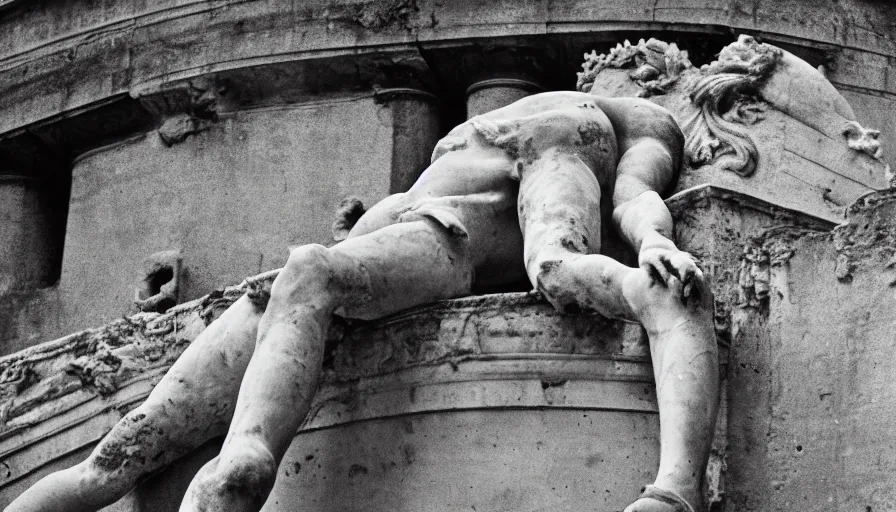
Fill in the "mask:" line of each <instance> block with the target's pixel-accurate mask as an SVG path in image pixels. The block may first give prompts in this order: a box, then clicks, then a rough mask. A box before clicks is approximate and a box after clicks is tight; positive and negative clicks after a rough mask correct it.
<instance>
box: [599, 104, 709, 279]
mask: <svg viewBox="0 0 896 512" xmlns="http://www.w3.org/2000/svg"><path fill="white" fill-rule="evenodd" d="M639 107H641V108H639V109H638V110H640V111H639V112H636V114H635V115H632V116H630V117H628V118H627V119H625V118H623V120H622V121H621V122H620V121H617V120H616V119H614V120H613V121H615V122H614V127H615V128H616V130H617V139H618V143H619V148H620V152H621V157H620V159H619V164H618V165H617V177H616V185H615V189H614V191H613V206H614V209H613V221H614V223H615V225H616V229H617V230H618V231H619V233H620V234H621V236H622V238H623V239H624V240H625V241H626V242H627V243H628V244H629V245H630V246H631V247H632V248H633V249H635V251H637V253H638V264H639V266H641V267H642V268H644V269H645V270H647V271H648V272H649V273H650V274H651V275H652V276H653V277H654V278H655V279H657V280H658V281H660V282H662V283H663V284H669V280H670V279H671V278H672V277H675V278H677V279H678V280H679V281H680V282H681V283H682V284H683V285H684V286H685V288H684V290H683V293H684V295H685V296H687V295H689V294H690V286H688V283H689V282H690V280H691V279H692V278H693V277H694V276H697V277H702V273H701V272H700V270H699V269H698V268H697V266H696V264H695V263H694V260H693V258H692V257H691V256H690V255H689V254H687V253H684V252H682V251H680V250H678V247H676V245H675V243H674V242H673V241H672V232H673V231H672V230H673V223H672V215H671V214H670V213H669V209H668V208H667V207H666V204H665V202H663V199H662V197H660V193H661V192H663V191H664V190H667V189H668V188H670V187H671V186H672V185H674V180H675V179H676V176H677V171H678V168H679V166H680V165H681V157H682V146H683V137H682V135H681V131H680V130H679V128H678V125H677V124H676V123H675V120H674V119H672V117H671V116H670V115H669V114H668V113H667V112H666V111H665V110H663V109H660V108H659V107H655V106H649V107H648V106H644V105H639ZM645 114H648V115H645ZM614 117H616V116H614ZM620 117H622V116H620ZM620 125H622V126H620Z"/></svg>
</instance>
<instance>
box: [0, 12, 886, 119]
mask: <svg viewBox="0 0 896 512" xmlns="http://www.w3.org/2000/svg"><path fill="white" fill-rule="evenodd" d="M892 16H893V14H892V11H891V10H890V9H889V8H888V6H887V3H886V2H867V1H860V0H849V1H846V2H842V1H840V2H838V1H835V0H826V1H824V2H822V3H819V2H813V1H810V0H799V1H790V2H786V3H781V2H776V1H773V0H762V1H757V2H743V1H740V0H726V1H724V2H721V3H720V2H715V1H712V0H699V1H693V0H688V1H684V0H672V1H664V2H655V1H653V0H635V1H631V0H612V1H604V2H601V3H600V4H599V5H596V4H594V2H591V1H587V0H563V1H555V2H538V1H525V2H509V1H502V2H497V3H495V2H489V3H480V2H472V1H460V2H440V1H437V0H416V1H406V0H389V1H385V0H383V1H363V2H361V1H357V0H339V1H335V2H333V1H323V0H315V1H310V2H301V5H296V6H292V5H291V4H288V3H286V4H285V3H283V2H279V1H275V0H267V1H261V2H251V3H246V2H239V1H234V0H231V1H226V2H215V3H211V2H175V1H167V2H158V3H153V4H151V5H150V4H146V3H140V2H125V3H119V4H115V5H112V4H108V3H103V2H101V3H93V4H87V5H84V4H75V3H66V4H55V3H50V2H44V3H39V4H36V5H33V4H29V6H28V8H26V7H25V2H22V1H15V2H13V4H12V8H11V9H8V10H6V11H5V12H4V15H3V18H2V19H0V48H7V49H8V50H6V51H4V54H3V55H2V56H0V62H2V69H4V70H5V71H7V73H4V81H3V83H2V84H0V91H2V92H3V94H2V95H0V97H2V98H3V100H2V101H3V103H2V107H0V112H2V115H0V119H2V120H3V124H0V133H4V132H7V131H9V130H11V129H13V128H16V127H19V126H22V125H26V124H30V123H32V122H35V121H37V120H40V119H44V118H47V117H50V116H53V115H55V114H57V113H59V112H60V111H68V110H72V109H77V108H79V107H83V106H85V105H88V104H91V103H94V102H96V101H98V100H101V99H103V98H108V97H110V96H113V95H115V94H121V93H126V92H128V91H131V90H134V89H135V88H141V87H147V86H149V87H152V86H154V85H157V84H159V83H162V82H166V81H171V80H176V79H181V78H185V77H186V78H189V77H191V76H195V75H196V74H197V73H206V72H208V71H215V70H218V69H223V68H233V67H243V66H245V65H254V64H257V63H258V61H259V60H260V59H269V56H272V55H276V56H283V57H281V58H282V59H302V58H307V57H308V56H311V55H313V53H312V52H317V51H345V50H347V49H351V50H353V49H355V48H362V49H363V48H372V47H377V46H385V45H402V44H405V45H409V46H410V45H411V44H412V43H419V44H424V45H437V44H444V43H446V42H452V41H456V40H463V39H470V38H494V37H499V36H529V35H534V34H546V33H565V34H570V33H581V32H588V31H595V30H597V31H610V30H613V31H620V30H622V31H651V30H653V31H655V30H667V29H668V28H669V27H670V26H673V25H678V24H681V25H684V26H687V27H688V29H689V30H693V31H698V32H708V33H710V34H715V33H719V32H724V33H728V29H731V30H733V31H748V32H751V33H756V34H759V35H762V36H765V37H767V38H768V39H769V40H779V41H782V42H786V43H796V44H802V45H805V46H808V47H818V48H821V49H822V51H823V52H827V53H829V57H828V58H827V61H828V62H827V66H828V68H829V70H830V75H831V77H832V79H833V80H834V81H835V82H838V83H844V85H846V86H848V87H850V88H852V89H853V90H855V91H856V93H857V94H863V95H870V96H874V95H875V94H876V93H879V92H889V93H893V92H894V90H893V88H894V85H893V84H892V83H891V82H892V80H888V79H887V76H886V75H887V74H886V68H887V66H888V64H887V59H888V58H892V57H893V56H894V55H896V42H894V38H893V26H892V19H893V18H892ZM722 27H724V28H722ZM187 47H190V48H195V49H196V51H183V48H187ZM200 70H201V71H200ZM50 84H53V85H52V86H50Z"/></svg>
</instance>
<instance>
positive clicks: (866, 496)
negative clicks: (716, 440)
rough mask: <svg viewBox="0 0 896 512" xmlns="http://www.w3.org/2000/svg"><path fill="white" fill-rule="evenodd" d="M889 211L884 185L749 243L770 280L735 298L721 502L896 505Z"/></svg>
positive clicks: (893, 230) (895, 326) (891, 196)
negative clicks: (841, 220)
mask: <svg viewBox="0 0 896 512" xmlns="http://www.w3.org/2000/svg"><path fill="white" fill-rule="evenodd" d="M894 218H896V193H894V190H893V189H890V190H887V191H884V192H878V193H874V194H870V195H867V196H865V197H863V198H861V199H860V200H859V201H858V202H856V203H855V204H853V205H852V206H850V208H849V209H848V222H847V223H845V224H843V225H840V226H838V227H837V228H836V229H834V230H833V231H831V232H829V233H820V234H819V233H805V232H803V233H800V232H780V231H772V232H769V233H768V234H767V235H766V236H764V237H761V238H760V239H758V240H756V241H755V243H754V244H753V248H752V249H750V250H749V251H748V252H749V253H751V254H754V255H756V256H757V257H754V258H752V259H753V260H754V261H756V262H757V263H758V265H757V267H756V268H757V270H761V274H764V276H765V277H764V280H765V281H766V282H767V284H766V285H765V290H766V291H765V292H764V293H761V294H759V295H758V297H757V300H756V301H754V302H752V303H744V304H741V305H739V306H738V309H740V310H741V312H740V313H739V316H741V318H742V320H741V321H740V322H742V325H741V326H740V327H739V328H738V329H737V333H736V334H735V339H734V341H733V342H732V350H731V366H730V368H731V371H730V373H729V378H730V379H731V384H732V386H731V394H730V395H729V399H730V404H729V407H730V409H729V410H730V411H731V417H730V424H732V425H738V428H737V429H732V430H731V431H730V433H729V436H730V437H729V439H730V443H731V444H730V450H729V459H728V468H729V470H730V474H729V482H730V484H731V485H730V487H729V500H730V502H729V505H728V509H729V510H738V511H741V510H756V511H760V510H761V511H772V510H774V511H777V510H781V511H784V510H794V509H795V508H801V509H803V510H865V511H883V510H892V509H893V508H894V507H896V491H894V484H896V478H894V475H896V465H894V464H896V463H894V461H896V455H894V454H896V452H894V449H896V447H894V444H893V428H892V425H893V421H894V416H893V410H892V403H893V401H894V400H896V387H894V386H893V375H896V366H894V363H893V358H892V357H891V352H892V350H891V349H892V346H893V342H894V341H896V338H894V333H896V323H894V321H896V300H894V295H893V283H894V281H896V279H894V278H896V272H894V254H896V239H894V236H896V223H894ZM746 311H749V314H745V312H746ZM735 390H739V391H740V393H738V394H735V393H734V391H735Z"/></svg>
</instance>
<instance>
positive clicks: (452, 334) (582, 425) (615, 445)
mask: <svg viewBox="0 0 896 512" xmlns="http://www.w3.org/2000/svg"><path fill="white" fill-rule="evenodd" d="M327 366H328V369H327V371H326V376H325V379H324V382H323V384H322V385H321V388H320V390H319V392H318V395H317V398H316V399H315V402H314V404H313V406H312V411H311V413H310V414H309V416H308V419H307V421H306V422H305V424H304V425H303V427H302V430H301V431H300V432H299V433H298V435H297V436H296V438H295V440H294V441H293V444H292V446H291V448H290V449H289V451H288V452H287V454H286V456H285V458H284V459H283V463H282V464H281V467H280V472H279V474H278V479H277V484H276V487H275V489H274V491H273V493H272V494H271V496H270V498H269V499H268V502H267V505H266V506H265V508H264V510H265V511H267V512H273V511H281V510H282V511H286V510H303V511H314V512H324V511H327V512H331V511H332V512H337V511H339V512H343V511H354V510H358V511H361V510H363V511H365V512H370V511H383V512H385V511H389V512H395V511H408V512H410V511H415V512H417V511H424V510H425V511H442V510H444V511H449V510H450V511H458V510H475V511H479V512H483V511H504V510H507V511H510V510H512V511H524V510H525V511H530V510H532V511H534V510H551V511H581V510H621V509H622V508H624V507H625V506H626V505H627V504H628V503H630V502H631V500H632V499H633V498H634V497H636V496H637V494H638V491H639V489H640V487H641V486H642V485H643V484H644V483H648V482H650V481H652V478H653V476H654V471H655V468H656V466H657V462H658V458H659V422H658V415H657V410H656V398H655V394H654V385H653V375H652V371H651V366H650V360H649V355H648V349H647V344H646V337H644V336H642V333H641V329H640V327H638V326H637V325H629V324H624V323H621V322H614V321H608V320H606V319H603V318H601V317H596V316H565V315H562V314H560V313H558V312H556V311H555V310H554V309H553V308H551V307H550V306H549V305H548V304H546V303H544V302H543V301H540V300H539V299H538V297H537V296H535V295H532V294H525V293H515V294H501V295H486V296H479V297H471V298H466V299H459V300H452V301H444V302H440V303H437V304H434V305H431V306H426V307H422V308H417V309H414V310H410V311H407V312H404V313H401V314H398V315H395V316H392V317H389V318H386V319H383V320H379V321H376V322H370V323H361V324H355V325H351V326H348V327H347V328H346V330H345V333H344V336H343V340H342V342H341V343H340V344H339V345H338V346H337V347H336V348H335V350H334V351H333V355H332V358H331V359H330V360H329V361H328V362H327Z"/></svg>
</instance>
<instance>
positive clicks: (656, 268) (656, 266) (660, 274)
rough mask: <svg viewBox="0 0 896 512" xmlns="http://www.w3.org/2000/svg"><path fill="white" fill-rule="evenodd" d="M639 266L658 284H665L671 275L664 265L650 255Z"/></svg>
mask: <svg viewBox="0 0 896 512" xmlns="http://www.w3.org/2000/svg"><path fill="white" fill-rule="evenodd" d="M641 268H643V269H644V270H646V271H647V273H648V274H650V277H651V278H652V279H653V280H654V281H655V282H656V283H658V284H661V285H663V286H666V283H668V282H669V279H671V277H672V276H671V275H670V274H669V271H668V270H666V266H665V265H663V264H662V263H661V262H660V261H659V259H658V258H655V257H651V258H648V259H647V260H646V261H644V263H642V264H641Z"/></svg>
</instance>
